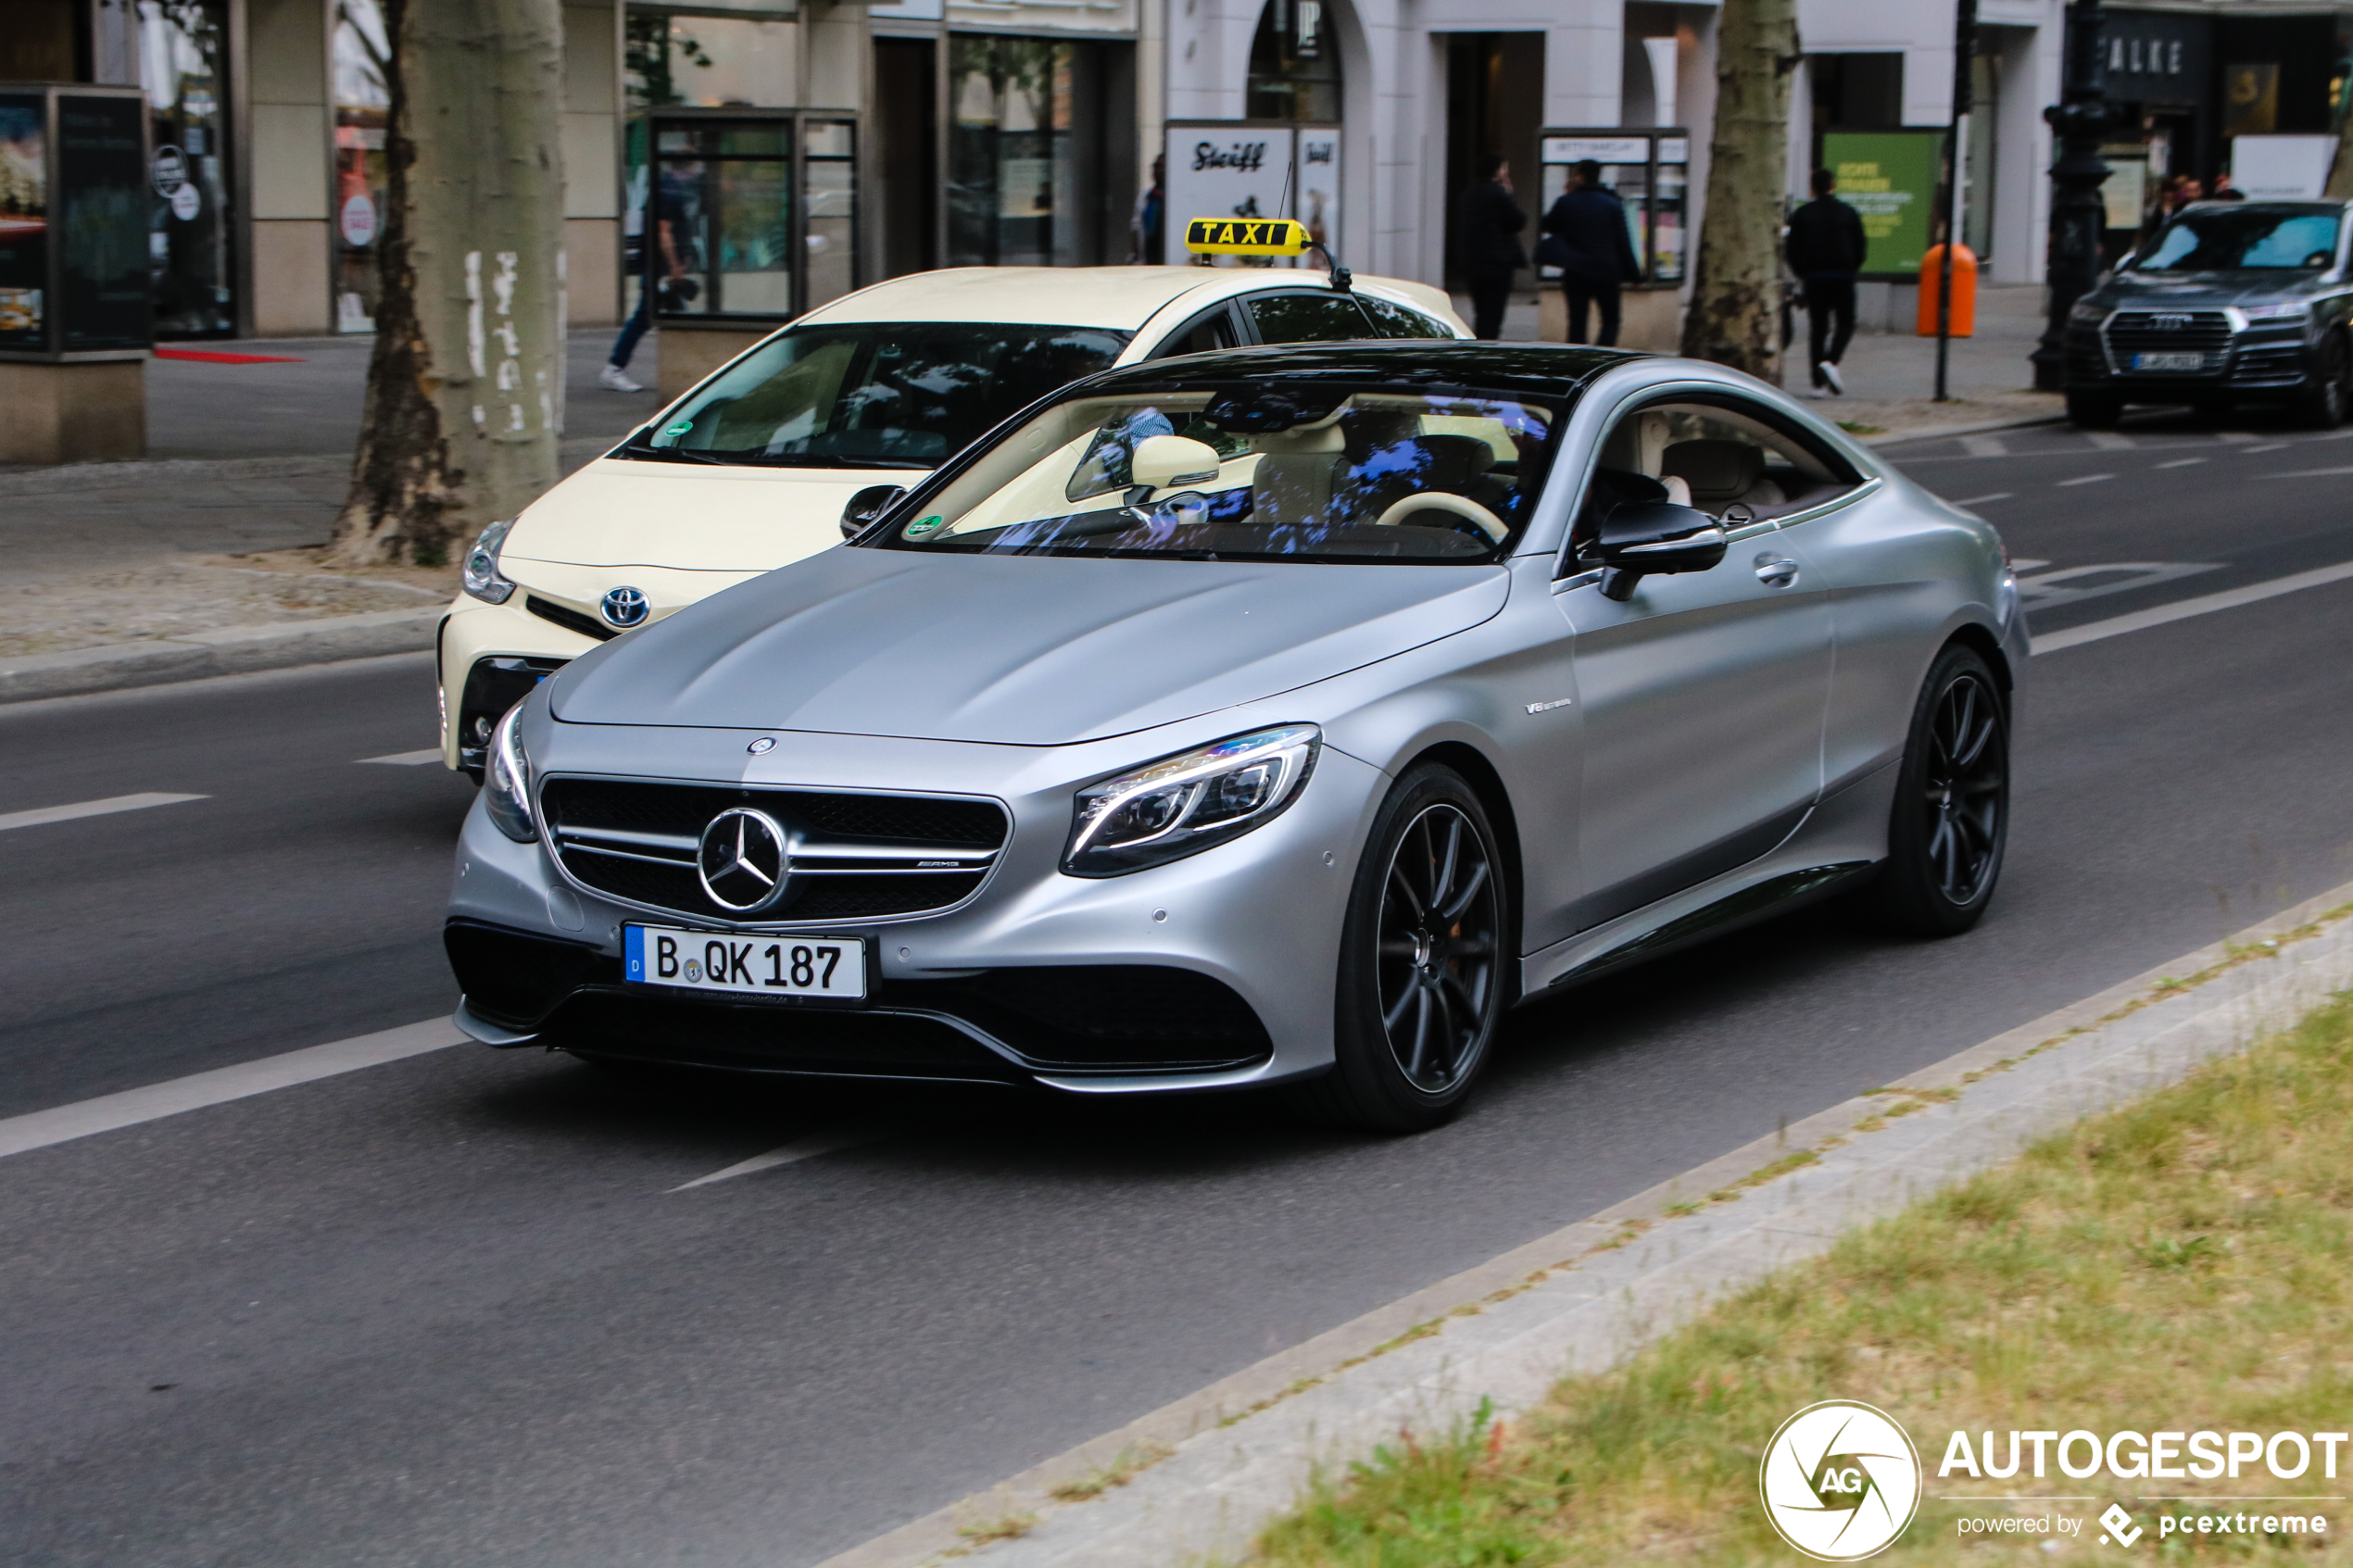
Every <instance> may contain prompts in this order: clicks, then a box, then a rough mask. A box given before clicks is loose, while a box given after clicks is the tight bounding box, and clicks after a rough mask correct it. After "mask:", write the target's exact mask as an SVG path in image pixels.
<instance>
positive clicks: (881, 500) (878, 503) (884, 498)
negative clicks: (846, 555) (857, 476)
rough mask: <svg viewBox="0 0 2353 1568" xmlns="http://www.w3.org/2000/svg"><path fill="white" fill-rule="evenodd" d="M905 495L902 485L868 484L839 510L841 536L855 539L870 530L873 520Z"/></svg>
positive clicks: (905, 489) (904, 488) (905, 490)
mask: <svg viewBox="0 0 2353 1568" xmlns="http://www.w3.org/2000/svg"><path fill="white" fill-rule="evenodd" d="M905 494H907V487H906V486H905V485H903V484H869V485H868V486H866V488H865V489H863V490H861V491H860V492H858V494H857V495H852V496H851V497H850V498H849V505H848V506H845V507H843V508H841V536H842V537H843V538H845V539H855V538H857V537H858V535H860V534H861V533H865V532H866V530H867V529H869V528H872V527H873V526H874V524H875V519H876V518H878V517H880V516H882V515H883V513H885V512H887V511H888V510H889V509H890V504H891V503H892V502H893V501H896V500H898V499H899V497H900V496H901V495H905Z"/></svg>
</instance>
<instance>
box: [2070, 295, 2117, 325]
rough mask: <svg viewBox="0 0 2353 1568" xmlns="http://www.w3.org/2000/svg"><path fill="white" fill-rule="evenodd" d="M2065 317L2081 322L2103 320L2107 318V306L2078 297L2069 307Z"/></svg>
mask: <svg viewBox="0 0 2353 1568" xmlns="http://www.w3.org/2000/svg"><path fill="white" fill-rule="evenodd" d="M2067 319H2068V320H2070V321H2082V322H2095V321H2105V320H2108V307H2107V306H2105V305H2101V304H2098V303H2096V302H2095V301H2092V300H2088V299H2079V300H2077V301H2076V302H2075V304H2074V306H2073V307H2071V308H2070V309H2069V311H2068V313H2067Z"/></svg>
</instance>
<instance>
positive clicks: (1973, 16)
mask: <svg viewBox="0 0 2353 1568" xmlns="http://www.w3.org/2000/svg"><path fill="white" fill-rule="evenodd" d="M1976 61H1977V0H1957V4H1956V5H1955V6H1954V7H1953V129H1952V131H1951V132H1950V133H1949V134H1948V136H1947V137H1946V141H1947V143H1948V144H1949V148H1950V151H1949V154H1948V157H1947V161H1946V164H1945V169H1946V174H1945V192H1944V253H1943V255H1942V257H1940V258H1939V260H1938V262H1937V267H1936V401H1938V402H1939V403H1949V402H1951V401H1952V398H1951V397H1950V396H1948V395H1946V393H1945V390H1944V367H1945V361H1946V360H1947V359H1948V358H1950V356H1951V354H1952V350H1953V247H1954V246H1955V245H1958V244H1960V242H1961V175H1962V170H1963V169H1965V168H1966V167H1967V162H1968V158H1969V144H1968V136H1969V110H1970V108H1971V107H1973V105H1972V94H1973V93H1974V91H1975V88H1976V82H1975V80H1974V78H1975V76H1976V71H1975V70H1974V69H1973V68H1974V66H1975V65H1976Z"/></svg>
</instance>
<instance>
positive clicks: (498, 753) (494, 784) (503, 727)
mask: <svg viewBox="0 0 2353 1568" xmlns="http://www.w3.org/2000/svg"><path fill="white" fill-rule="evenodd" d="M521 716H522V704H521V703H517V704H515V706H514V707H512V708H510V709H507V716H506V717H505V718H504V719H501V720H499V721H498V728H497V731H496V732H494V733H493V734H492V735H491V737H490V756H489V759H488V763H487V766H485V767H484V770H483V775H482V804H483V809H484V810H486V811H488V812H489V813H490V820H491V822H493V823H495V824H496V825H497V829H498V831H499V832H500V833H503V834H506V835H507V836H508V837H509V838H511V839H513V840H514V841H515V842H516V843H517V844H529V843H530V842H531V841H532V840H533V839H535V838H537V837H538V836H539V822H538V820H537V819H536V818H535V816H534V815H533V814H532V809H531V759H530V758H528V757H526V756H524V755H523V750H522V736H521V735H519V734H516V733H515V721H516V720H517V719H518V718H519V717H521Z"/></svg>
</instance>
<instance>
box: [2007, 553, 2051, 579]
mask: <svg viewBox="0 0 2353 1568" xmlns="http://www.w3.org/2000/svg"><path fill="white" fill-rule="evenodd" d="M2050 564H2051V563H2050V562H2049V561H2046V560H2031V559H2029V558H2025V557H2023V556H2021V557H2020V558H2018V559H2017V560H2014V561H2012V562H2010V571H2013V572H2015V573H2017V574H2018V575H2020V576H2021V577H2022V576H2024V575H2025V574H2026V573H2028V572H2030V571H2039V570H2040V569H2041V568H2043V567H2046V566H2048V565H2050Z"/></svg>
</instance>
